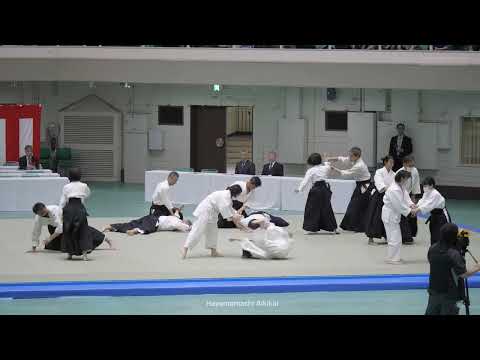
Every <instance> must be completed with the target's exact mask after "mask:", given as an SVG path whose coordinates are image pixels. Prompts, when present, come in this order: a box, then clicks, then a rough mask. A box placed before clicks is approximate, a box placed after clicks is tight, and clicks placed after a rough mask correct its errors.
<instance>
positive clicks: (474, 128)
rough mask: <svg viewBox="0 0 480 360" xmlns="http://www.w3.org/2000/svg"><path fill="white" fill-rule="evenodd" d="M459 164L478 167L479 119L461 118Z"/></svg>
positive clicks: (479, 149) (479, 157) (479, 145)
mask: <svg viewBox="0 0 480 360" xmlns="http://www.w3.org/2000/svg"><path fill="white" fill-rule="evenodd" d="M460 155H461V162H462V164H465V165H480V117H464V118H462V140H461V154H460Z"/></svg>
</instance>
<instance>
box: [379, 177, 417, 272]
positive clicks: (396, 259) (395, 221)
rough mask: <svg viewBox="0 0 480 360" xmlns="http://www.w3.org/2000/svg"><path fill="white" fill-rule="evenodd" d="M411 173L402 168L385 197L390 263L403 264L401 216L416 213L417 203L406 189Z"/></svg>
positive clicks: (388, 257)
mask: <svg viewBox="0 0 480 360" xmlns="http://www.w3.org/2000/svg"><path fill="white" fill-rule="evenodd" d="M410 177H411V174H410V173H409V172H408V171H405V170H401V171H399V172H397V174H396V175H395V182H394V183H393V184H392V185H390V186H389V188H388V189H387V191H386V192H385V196H384V197H383V204H384V205H383V208H382V221H383V225H384V226H385V232H386V233H387V242H388V246H387V259H386V262H387V263H388V264H403V261H402V259H401V258H400V249H401V247H402V232H401V230H400V217H401V216H402V215H403V216H408V215H409V214H412V215H414V214H416V212H417V211H418V210H415V207H416V206H415V204H414V203H413V201H412V200H411V199H410V195H409V193H408V191H407V190H406V189H405V187H406V183H407V182H408V180H409V179H410Z"/></svg>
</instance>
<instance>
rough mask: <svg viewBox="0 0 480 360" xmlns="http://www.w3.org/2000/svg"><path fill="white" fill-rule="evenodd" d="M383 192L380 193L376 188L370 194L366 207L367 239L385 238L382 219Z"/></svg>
mask: <svg viewBox="0 0 480 360" xmlns="http://www.w3.org/2000/svg"><path fill="white" fill-rule="evenodd" d="M384 196H385V193H384V192H383V193H380V192H378V191H377V190H375V192H374V193H373V195H371V196H370V201H369V204H368V208H367V215H366V219H367V220H366V224H365V235H367V237H368V238H369V239H373V238H375V239H381V238H385V239H386V238H387V234H386V232H385V226H384V225H383V221H382V208H383V197H384Z"/></svg>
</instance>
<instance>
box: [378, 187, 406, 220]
mask: <svg viewBox="0 0 480 360" xmlns="http://www.w3.org/2000/svg"><path fill="white" fill-rule="evenodd" d="M412 204H413V202H412V200H411V199H410V195H409V194H408V192H407V190H405V189H402V188H401V187H400V185H399V184H398V183H396V182H394V183H392V185H390V187H389V188H388V189H387V191H386V192H385V196H384V197H383V208H382V221H383V222H384V223H390V224H399V223H400V218H401V216H402V215H403V216H408V215H409V214H410V212H411V211H412V210H411V209H410V205H412Z"/></svg>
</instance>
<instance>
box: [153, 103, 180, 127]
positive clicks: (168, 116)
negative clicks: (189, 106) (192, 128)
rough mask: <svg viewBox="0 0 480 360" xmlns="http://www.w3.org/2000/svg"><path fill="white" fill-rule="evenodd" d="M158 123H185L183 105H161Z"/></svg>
mask: <svg viewBox="0 0 480 360" xmlns="http://www.w3.org/2000/svg"><path fill="white" fill-rule="evenodd" d="M158 125H183V106H171V105H166V106H163V105H161V106H159V107H158Z"/></svg>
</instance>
